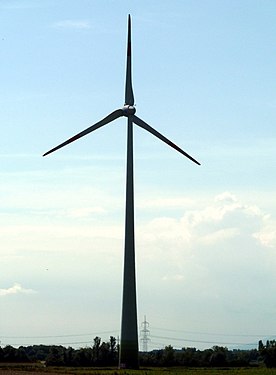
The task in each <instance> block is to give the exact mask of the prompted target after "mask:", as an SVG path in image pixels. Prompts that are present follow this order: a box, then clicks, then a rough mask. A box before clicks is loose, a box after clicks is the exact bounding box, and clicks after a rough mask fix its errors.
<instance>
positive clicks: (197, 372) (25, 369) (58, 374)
mask: <svg viewBox="0 0 276 375" xmlns="http://www.w3.org/2000/svg"><path fill="white" fill-rule="evenodd" d="M24 374H33V375H45V374H52V375H62V374H76V375H166V374H175V375H276V368H275V369H267V368H265V367H242V368H229V367H228V368H226V367H225V368H187V367H173V368H152V367H151V368H141V369H140V370H118V369H116V368H91V367H43V366H41V365H38V364H34V365H30V364H0V375H24Z"/></svg>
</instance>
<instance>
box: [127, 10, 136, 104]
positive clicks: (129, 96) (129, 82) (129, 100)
mask: <svg viewBox="0 0 276 375" xmlns="http://www.w3.org/2000/svg"><path fill="white" fill-rule="evenodd" d="M125 104H127V105H134V95H133V90H132V79H131V19H130V14H129V15H128V37H127V65H126V91H125Z"/></svg>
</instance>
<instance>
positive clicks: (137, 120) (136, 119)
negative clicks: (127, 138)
mask: <svg viewBox="0 0 276 375" xmlns="http://www.w3.org/2000/svg"><path fill="white" fill-rule="evenodd" d="M132 121H133V122H134V123H135V124H136V125H138V126H140V127H141V128H143V129H145V130H147V131H148V132H150V133H151V134H153V135H155V136H156V137H157V138H159V139H161V141H163V142H165V143H167V145H169V146H171V147H173V148H174V149H175V150H177V151H179V152H180V153H181V154H182V155H184V156H186V157H187V158H188V159H190V160H192V161H193V162H194V163H196V164H198V165H200V163H199V162H198V161H197V160H195V159H194V158H193V157H192V156H191V155H189V154H187V152H185V151H183V150H182V149H181V148H180V147H178V146H177V145H175V144H174V143H173V142H171V141H170V140H169V139H168V138H166V137H164V135H162V134H161V133H159V132H158V131H157V130H155V129H153V128H152V127H151V126H150V125H148V124H147V123H145V121H143V120H141V119H140V118H139V117H137V116H135V115H133V116H132Z"/></svg>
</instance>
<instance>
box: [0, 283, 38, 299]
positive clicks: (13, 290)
mask: <svg viewBox="0 0 276 375" xmlns="http://www.w3.org/2000/svg"><path fill="white" fill-rule="evenodd" d="M33 293H36V292H35V291H34V290H33V289H25V288H23V287H22V286H21V285H20V284H18V283H14V285H13V286H11V287H10V288H7V289H0V297H5V296H8V295H11V294H33Z"/></svg>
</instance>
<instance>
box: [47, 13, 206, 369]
mask: <svg viewBox="0 0 276 375" xmlns="http://www.w3.org/2000/svg"><path fill="white" fill-rule="evenodd" d="M131 77H132V75H131V18H130V15H128V39H127V61H126V83H125V104H124V106H123V108H121V109H116V110H115V111H113V112H112V113H110V114H109V115H108V116H106V117H105V118H104V119H102V120H101V121H99V122H97V123H96V124H94V125H92V126H90V127H89V128H87V129H85V130H83V131H82V132H80V133H78V134H76V135H75V136H73V137H72V138H69V139H68V140H67V141H65V142H63V143H61V144H60V145H58V146H56V147H54V148H52V149H51V150H50V151H48V152H46V153H45V154H44V155H43V156H46V155H48V154H50V153H52V152H54V151H56V150H58V149H60V148H62V147H64V146H66V145H68V144H69V143H71V142H74V141H76V140H77V139H79V138H81V137H83V136H85V135H87V134H89V133H91V132H92V131H94V130H96V129H99V128H100V127H102V126H104V125H106V124H108V123H110V122H112V121H114V120H116V119H117V118H119V117H126V118H127V167H126V206H125V249H124V278H123V303H122V322H121V341H120V360H119V366H120V367H122V368H138V367H139V363H138V333H137V305H136V277H135V242H134V189H133V123H134V124H136V125H138V126H140V127H141V128H143V129H145V130H147V131H148V132H149V133H151V134H153V135H155V136H156V137H157V138H159V139H160V140H161V141H163V142H165V143H167V144H168V145H169V146H171V147H173V148H174V149H175V150H177V151H178V152H180V153H181V154H182V155H184V156H186V157H187V158H188V159H190V160H191V161H193V162H194V163H196V164H198V165H200V163H199V162H198V161H197V160H195V159H194V158H193V157H192V156H190V155H189V154H187V153H186V152H185V151H183V150H182V149H181V148H180V147H178V146H177V145H176V144H174V143H173V142H171V141H170V140H169V139H168V138H166V137H165V136H164V135H162V134H161V133H159V132H158V131H157V130H155V129H154V128H152V127H151V126H150V125H148V124H147V123H146V122H145V121H143V120H142V119H140V118H139V117H138V116H136V115H135V112H136V109H135V107H134V94H133V89H132V79H131Z"/></svg>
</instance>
